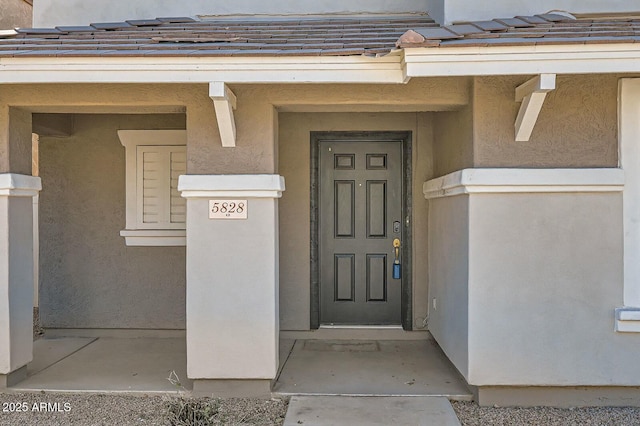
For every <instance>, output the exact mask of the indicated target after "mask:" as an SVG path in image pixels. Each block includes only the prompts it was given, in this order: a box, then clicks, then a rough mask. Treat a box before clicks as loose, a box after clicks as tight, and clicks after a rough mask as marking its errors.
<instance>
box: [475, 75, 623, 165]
mask: <svg viewBox="0 0 640 426" xmlns="http://www.w3.org/2000/svg"><path fill="white" fill-rule="evenodd" d="M527 79H528V78H527V77H477V78H476V79H475V83H474V92H473V99H474V100H473V122H474V165H475V167H534V168H536V167H538V168H539V167H572V168H575V167H583V168H588V167H617V165H618V145H617V131H616V129H617V90H618V77H617V76H614V75H588V76H587V75H560V76H558V77H557V82H556V87H557V88H556V90H554V91H551V92H550V93H549V94H548V95H547V98H546V101H545V103H544V106H543V107H542V111H541V113H540V116H539V118H538V122H537V124H536V126H535V128H534V130H533V134H532V135H531V140H530V141H528V142H515V141H514V138H515V137H514V134H515V131H514V122H515V119H516V116H517V114H518V109H519V108H520V103H518V102H515V88H516V87H517V86H518V85H520V84H522V83H523V82H525V81H526V80H527Z"/></svg>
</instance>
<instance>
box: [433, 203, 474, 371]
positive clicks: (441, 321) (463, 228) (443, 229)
mask: <svg viewBox="0 0 640 426" xmlns="http://www.w3.org/2000/svg"><path fill="white" fill-rule="evenodd" d="M429 230H430V232H429V236H428V239H429V253H428V260H429V262H428V263H429V265H430V268H429V291H430V294H429V331H430V332H431V334H432V335H433V336H434V338H435V339H436V340H437V341H438V343H439V344H440V347H441V348H442V350H443V351H444V353H445V354H446V355H447V356H448V357H449V359H450V360H451V361H452V362H453V364H454V365H455V366H456V368H457V369H458V371H460V373H461V374H462V375H464V376H466V375H467V373H468V369H469V344H468V339H469V306H468V301H469V198H468V197H466V196H457V197H448V198H439V199H433V200H431V201H430V202H429Z"/></svg>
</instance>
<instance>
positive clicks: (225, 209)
mask: <svg viewBox="0 0 640 426" xmlns="http://www.w3.org/2000/svg"><path fill="white" fill-rule="evenodd" d="M247 211H248V204H247V200H209V219H246V218H247Z"/></svg>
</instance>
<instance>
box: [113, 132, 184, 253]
mask: <svg viewBox="0 0 640 426" xmlns="http://www.w3.org/2000/svg"><path fill="white" fill-rule="evenodd" d="M118 137H119V138H120V142H121V143H122V145H123V146H124V147H125V150H126V229H124V230H122V231H121V232H120V235H122V236H123V237H124V238H125V242H126V244H127V245H128V246H183V245H185V244H186V231H185V225H186V202H185V201H186V200H185V199H184V198H182V197H181V196H180V193H179V192H178V177H179V176H180V175H183V174H185V173H186V171H187V160H186V131H184V130H119V131H118Z"/></svg>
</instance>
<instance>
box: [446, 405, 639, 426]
mask: <svg viewBox="0 0 640 426" xmlns="http://www.w3.org/2000/svg"><path fill="white" fill-rule="evenodd" d="M451 404H452V405H453V409H454V410H455V412H456V415H457V416H458V418H459V419H460V423H462V425H463V426H476V425H477V426H481V425H482V426H485V425H504V426H507V425H509V426H510V425H544V426H556V425H558V426H584V425H593V426H596V425H597V426H628V425H640V408H629V407H623V408H618V407H589V408H570V409H562V408H551V407H535V408H502V407H479V406H478V405H476V404H475V403H473V402H455V401H454V402H452V403H451Z"/></svg>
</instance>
